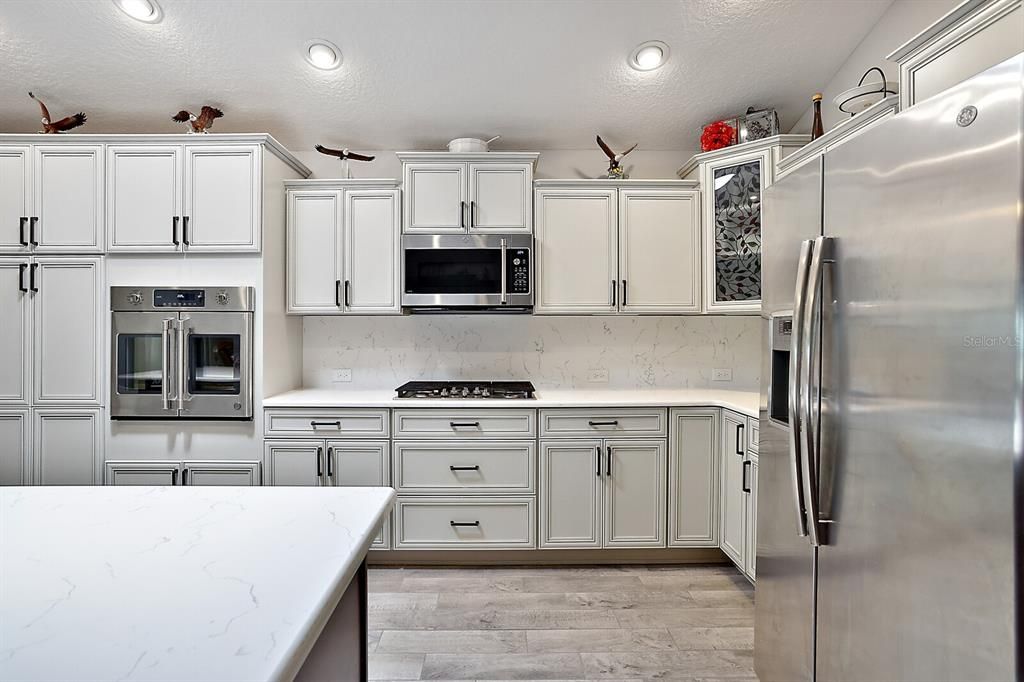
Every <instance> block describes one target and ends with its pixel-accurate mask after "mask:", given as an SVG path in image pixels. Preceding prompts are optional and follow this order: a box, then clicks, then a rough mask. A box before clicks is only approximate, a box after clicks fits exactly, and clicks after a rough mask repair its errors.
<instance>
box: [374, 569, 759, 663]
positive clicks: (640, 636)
mask: <svg viewBox="0 0 1024 682" xmlns="http://www.w3.org/2000/svg"><path fill="white" fill-rule="evenodd" d="M369 586H370V587H369V589H370V606H369V611H370V613H369V619H370V679H371V680H446V681H449V682H454V681H458V682H463V681H470V680H474V681H475V680H560V681H566V680H616V681H618V682H622V681H624V680H634V681H635V680H672V681H681V680H694V681H697V680H699V681H701V682H712V681H713V680H731V681H733V682H736V681H739V680H756V679H757V678H756V677H755V675H754V669H753V646H754V591H753V588H752V586H751V585H750V583H748V582H747V581H746V579H745V578H743V576H741V575H740V574H739V573H738V572H737V571H736V570H735V569H733V568H732V567H731V566H673V567H663V566H657V567H655V566H652V567H644V566H622V567H615V566H603V567H589V568H371V569H370V573H369Z"/></svg>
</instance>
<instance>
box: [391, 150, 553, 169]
mask: <svg viewBox="0 0 1024 682" xmlns="http://www.w3.org/2000/svg"><path fill="white" fill-rule="evenodd" d="M395 156H397V157H398V160H399V161H401V162H402V163H409V162H420V163H422V162H426V163H431V162H438V163H459V162H466V163H474V162H480V161H493V162H495V163H532V164H533V165H534V166H536V165H537V159H539V158H540V152H395Z"/></svg>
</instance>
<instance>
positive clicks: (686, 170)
mask: <svg viewBox="0 0 1024 682" xmlns="http://www.w3.org/2000/svg"><path fill="white" fill-rule="evenodd" d="M810 141H811V136H810V135H773V136H772V137H765V138H763V139H760V140H754V141H752V142H744V143H743V144H734V145H731V146H729V147H722V148H721V149H716V150H714V151H710V152H701V153H700V154H694V155H693V156H691V157H690V160H689V161H687V162H686V163H685V164H684V165H683V167H682V168H680V169H679V170H678V171H676V175H678V176H679V177H680V178H685V177H686V176H688V175H690V174H691V173H692V172H693V171H695V170H697V166H699V165H700V164H702V163H706V162H708V161H717V160H718V159H725V158H728V157H730V156H733V155H734V154H742V153H745V152H756V151H760V150H762V149H768V148H769V147H776V146H781V147H802V146H803V145H805V144H807V143H808V142H810Z"/></svg>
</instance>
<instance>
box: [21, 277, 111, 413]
mask: <svg viewBox="0 0 1024 682" xmlns="http://www.w3.org/2000/svg"><path fill="white" fill-rule="evenodd" d="M35 262H36V264H38V266H39V267H38V270H37V272H36V286H37V288H38V289H39V291H38V292H37V293H35V294H33V299H34V300H33V305H34V313H33V329H34V332H35V340H34V353H33V356H34V361H33V364H34V367H35V371H34V375H35V380H34V384H35V400H36V402H37V403H58V402H59V403H67V402H81V403H90V404H99V403H100V400H101V388H100V387H101V386H102V383H101V379H100V376H101V372H102V371H103V370H105V369H106V366H107V359H106V358H105V357H104V354H103V352H102V349H103V341H102V339H103V334H102V333H101V331H100V320H101V312H100V306H101V305H102V303H101V298H102V297H101V287H102V281H103V280H102V276H101V273H100V259H99V258H56V257H54V258H37V259H35Z"/></svg>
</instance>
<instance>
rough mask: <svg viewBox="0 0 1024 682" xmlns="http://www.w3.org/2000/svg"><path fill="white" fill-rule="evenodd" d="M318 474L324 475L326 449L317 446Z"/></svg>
mask: <svg viewBox="0 0 1024 682" xmlns="http://www.w3.org/2000/svg"><path fill="white" fill-rule="evenodd" d="M316 475H317V476H323V475H324V449H323V448H317V449H316Z"/></svg>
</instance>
